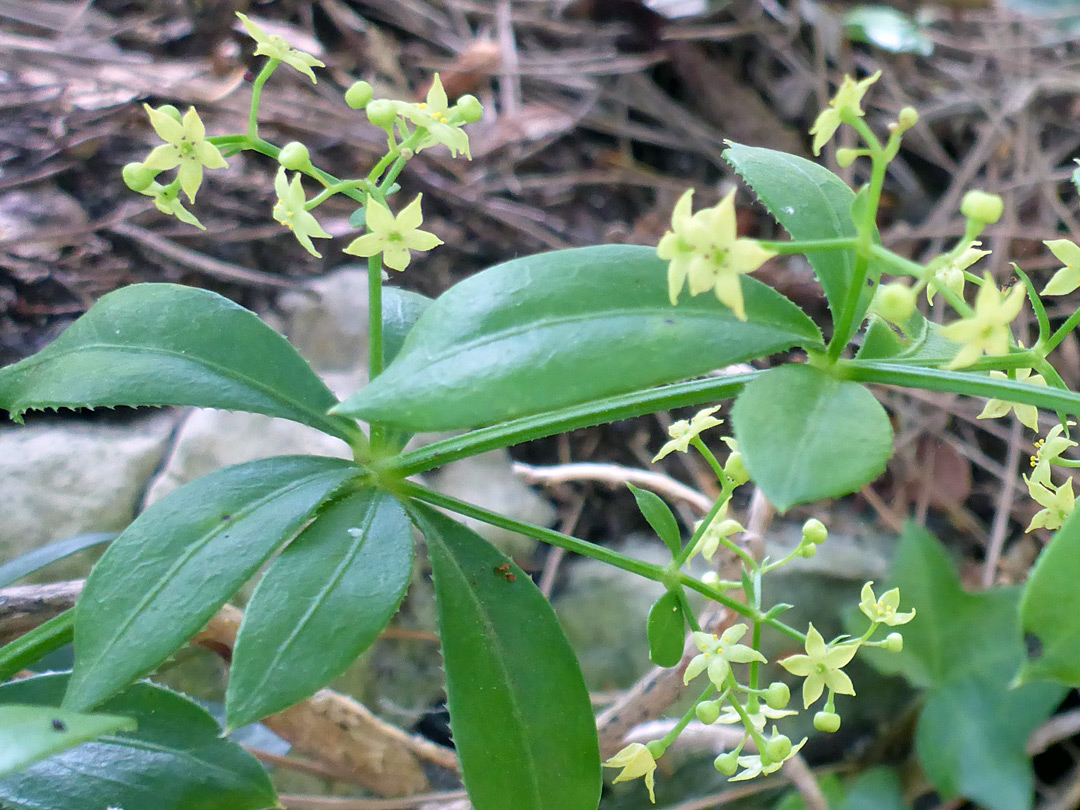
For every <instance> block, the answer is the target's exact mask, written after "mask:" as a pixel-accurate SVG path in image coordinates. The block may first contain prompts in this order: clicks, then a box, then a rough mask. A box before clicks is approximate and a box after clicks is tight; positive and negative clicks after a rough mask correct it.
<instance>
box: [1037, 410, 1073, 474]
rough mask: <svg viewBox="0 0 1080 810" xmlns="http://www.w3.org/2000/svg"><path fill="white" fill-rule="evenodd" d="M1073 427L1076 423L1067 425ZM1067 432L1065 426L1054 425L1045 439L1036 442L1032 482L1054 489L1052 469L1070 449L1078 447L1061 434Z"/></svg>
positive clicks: (1070, 422) (1070, 421)
mask: <svg viewBox="0 0 1080 810" xmlns="http://www.w3.org/2000/svg"><path fill="white" fill-rule="evenodd" d="M1067 424H1068V425H1069V427H1072V426H1073V425H1075V424H1076V423H1075V422H1073V421H1072V420H1069V422H1068V423H1067ZM1064 432H1065V425H1054V426H1053V427H1052V428H1050V430H1049V431H1048V432H1047V434H1046V438H1045V439H1039V441H1037V442H1035V455H1033V456H1032V457H1031V466H1032V468H1033V469H1034V472H1032V473H1031V481H1033V482H1035V483H1038V484H1042V485H1043V486H1044V487H1047V488H1052V487H1053V484H1051V483H1050V468H1051V467H1052V466H1053V465H1055V464H1057V462H1058V461H1059V460H1060V459H1061V454H1062V453H1064V452H1065V451H1066V450H1068V449H1069V448H1070V447H1078V446H1080V445H1078V444H1077V443H1076V442H1074V441H1073V440H1072V439H1067V438H1065V437H1064V436H1062V435H1061V434H1062V433H1064Z"/></svg>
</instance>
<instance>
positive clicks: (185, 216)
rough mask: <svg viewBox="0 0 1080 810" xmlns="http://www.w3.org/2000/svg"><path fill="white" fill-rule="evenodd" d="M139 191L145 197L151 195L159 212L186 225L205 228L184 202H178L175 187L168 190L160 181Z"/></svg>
mask: <svg viewBox="0 0 1080 810" xmlns="http://www.w3.org/2000/svg"><path fill="white" fill-rule="evenodd" d="M139 193H140V194H143V195H145V196H147V197H153V198H154V205H155V206H157V210H158V211H160V212H161V213H163V214H168V215H169V216H171V217H176V218H177V219H178V220H180V221H181V222H186V223H187V224H188V225H194V226H195V227H196V228H198V229H199V230H202V231H205V230H206V226H205V225H203V224H202V223H201V222H199V220H198V218H197V217H196V216H195V215H194V214H193V213H191V212H190V211H188V210H187V209H186V208H184V204H183V203H182V202H180V197H179V196H178V192H177V191H176V189H175V188H174V189H172V190H170V189H168V188H167V187H166V186H163V185H161V183H158V182H154V183H151V184H150V185H149V186H147V187H146V188H145V189H143V190H142V191H140V192H139Z"/></svg>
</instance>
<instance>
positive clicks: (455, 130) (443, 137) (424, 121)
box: [395, 73, 472, 160]
mask: <svg viewBox="0 0 1080 810" xmlns="http://www.w3.org/2000/svg"><path fill="white" fill-rule="evenodd" d="M395 106H396V107H397V110H398V114H399V115H401V117H402V118H405V119H407V120H408V121H411V122H412V124H413V125H414V126H417V127H423V128H424V129H426V130H427V132H428V137H427V138H425V139H424V142H423V143H421V144H420V145H419V146H418V147H417V148H416V151H417V152H419V151H420V150H421V149H427V148H428V147H429V146H434V145H435V144H439V143H441V144H445V145H446V147H447V148H448V149H449V150H450V155H451V156H452V157H457V154H458V152H464V153H465V157H467V158H468V159H469V160H472V154H470V152H469V136H468V135H466V134H465V132H464V130H462V128H461V125H462V124H463V123H464V122H463V121H457V120H455V119H456V117H457V116H455V113H456V112H457V110H456V107H451V106H450V101H449V99H448V98H447V97H446V90H445V89H443V85H442V80H441V79H439V74H438V73H436V74H435V78H434V79H432V82H431V88H430V89H429V90H428V92H427V97H426V98H425V100H424V101H421V102H419V103H415V104H414V103H412V102H408V101H397V102H395Z"/></svg>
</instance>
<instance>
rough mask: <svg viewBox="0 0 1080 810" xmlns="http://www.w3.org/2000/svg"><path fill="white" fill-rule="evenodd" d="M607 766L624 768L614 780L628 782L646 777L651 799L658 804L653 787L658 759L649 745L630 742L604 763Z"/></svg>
mask: <svg viewBox="0 0 1080 810" xmlns="http://www.w3.org/2000/svg"><path fill="white" fill-rule="evenodd" d="M604 767H605V768H622V771H621V772H620V773H619V775H618V776H616V777H615V778H614V779H612V780H611V781H612V782H628V781H629V780H631V779H640V778H641V777H643V776H644V777H645V787H647V788H648V789H649V799H650V800H651V801H652V803H653V804H656V795H655V794H654V793H653V788H654V787H655V786H656V759H654V758H653V755H652V752H651V751H649V749H648V747H647V746H645V745H642V744H641V743H630V744H629V745H628V746H626V748H624V749H623V750H622V751H620V752H619V753H617V754H616V755H615V756H613V757H612V758H611V759H609V760H608V761H607V762H605V763H604Z"/></svg>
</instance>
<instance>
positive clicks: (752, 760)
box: [728, 727, 807, 782]
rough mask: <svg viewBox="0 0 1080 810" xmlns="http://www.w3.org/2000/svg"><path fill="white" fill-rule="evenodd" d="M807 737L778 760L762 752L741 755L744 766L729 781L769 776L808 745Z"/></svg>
mask: <svg viewBox="0 0 1080 810" xmlns="http://www.w3.org/2000/svg"><path fill="white" fill-rule="evenodd" d="M773 736H774V737H775V736H776V728H775V727H774V728H773ZM806 740H807V738H806V737H803V738H802V742H800V743H799V744H798V745H794V746H792V748H791V751H789V752H788V754H787V755H786V756H784V757H783V758H782V759H778V760H775V761H774V760H769V759H766V758H764V757H763V756H762V755H761V754H752V755H747V756H742V757H739V767H740V768H742V771H740V772H739V773H738V774H737V775H735V776H733V777H731V779H729V780H728V781H729V782H745V781H747V780H749V779H756V778H757V777H759V776H768V775H769V774H770V773H774V772H776V771H778V770H779V769H780V766H781V765H783V764H784V763H785V762H787V761H788V760H789V759H791V758H792V757H793V756H795V755H796V754H798V753H799V751H800V750H802V747H803V746H804V745H806Z"/></svg>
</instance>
